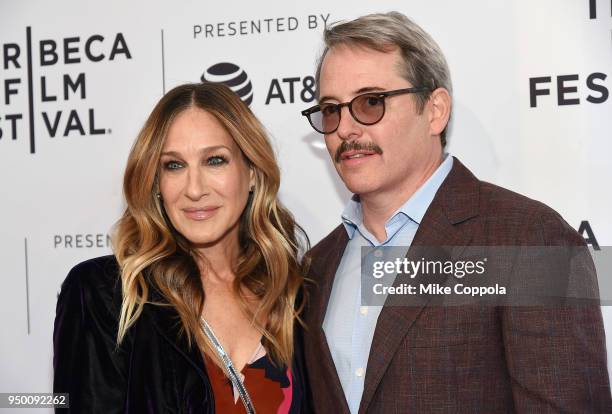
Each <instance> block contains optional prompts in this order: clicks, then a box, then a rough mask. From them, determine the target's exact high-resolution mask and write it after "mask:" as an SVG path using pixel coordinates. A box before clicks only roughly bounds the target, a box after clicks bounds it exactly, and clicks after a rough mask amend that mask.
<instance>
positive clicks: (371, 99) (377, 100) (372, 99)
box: [366, 96, 383, 106]
mask: <svg viewBox="0 0 612 414" xmlns="http://www.w3.org/2000/svg"><path fill="white" fill-rule="evenodd" d="M382 101H383V99H382V98H381V97H378V96H368V97H366V103H367V104H368V106H376V105H380V104H381V103H382Z"/></svg>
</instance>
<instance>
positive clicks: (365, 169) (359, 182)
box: [319, 46, 441, 202]
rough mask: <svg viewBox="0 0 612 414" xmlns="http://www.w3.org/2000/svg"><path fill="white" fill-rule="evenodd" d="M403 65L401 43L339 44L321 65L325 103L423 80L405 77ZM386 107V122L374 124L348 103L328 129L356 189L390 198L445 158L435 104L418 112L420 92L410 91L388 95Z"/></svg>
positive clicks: (340, 167) (342, 171)
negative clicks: (381, 48)
mask: <svg viewBox="0 0 612 414" xmlns="http://www.w3.org/2000/svg"><path fill="white" fill-rule="evenodd" d="M400 68H401V55H400V52H399V49H394V50H393V51H390V52H387V53H384V52H378V51H375V50H371V49H366V48H361V47H354V46H337V47H334V48H332V49H331V50H329V51H328V53H327V55H326V56H325V59H324V61H323V65H322V67H321V77H320V82H319V87H320V96H321V99H320V103H323V102H331V103H341V102H348V101H350V100H351V99H353V98H354V97H355V96H357V95H360V94H362V93H364V92H372V91H389V90H394V89H402V88H409V87H421V86H423V85H411V84H410V83H409V82H408V81H407V80H406V79H404V78H402V77H401V76H400V74H399V73H400ZM385 108H386V110H385V115H384V117H383V118H382V119H381V120H380V122H378V123H376V124H374V125H369V126H367V125H362V124H360V123H359V122H357V121H356V120H355V119H354V118H353V117H352V116H351V114H350V113H349V110H348V108H342V113H341V120H340V125H339V127H338V129H337V130H336V131H335V132H333V133H331V134H327V135H325V143H326V145H327V149H328V151H329V154H330V156H331V158H332V160H333V162H334V165H335V167H336V170H337V171H338V174H339V175H340V177H341V178H342V180H343V181H344V184H345V185H346V186H347V187H348V189H349V190H350V191H351V192H353V193H355V194H359V195H360V196H362V197H368V196H376V195H387V196H391V199H389V198H388V197H384V198H385V199H387V200H388V201H390V202H393V200H394V198H397V197H404V196H405V194H411V193H412V192H414V190H416V188H418V187H419V186H420V185H421V184H422V183H423V182H424V181H425V180H426V179H427V178H428V177H429V175H430V174H431V173H432V172H433V171H432V170H431V169H432V165H435V167H437V165H438V164H439V161H440V157H441V145H440V140H439V136H434V135H432V134H433V132H432V130H431V128H430V112H431V109H430V105H429V104H426V106H425V109H424V111H423V112H422V113H421V114H418V113H417V104H416V100H415V97H414V96H412V95H411V94H404V95H396V96H393V97H388V98H385ZM343 143H344V145H342V144H343ZM341 145H342V146H341ZM355 148H363V149H357V150H355ZM345 149H348V150H345ZM338 155H340V156H339V157H338Z"/></svg>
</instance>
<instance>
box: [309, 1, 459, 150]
mask: <svg viewBox="0 0 612 414" xmlns="http://www.w3.org/2000/svg"><path fill="white" fill-rule="evenodd" d="M323 39H324V42H325V49H324V50H323V53H322V54H321V57H320V58H319V61H318V63H317V71H316V75H315V81H316V85H317V97H318V96H319V80H320V76H321V66H322V64H323V59H324V58H325V55H326V54H327V52H328V51H329V50H330V49H332V48H334V47H335V46H339V45H349V46H351V45H356V46H362V47H366V48H369V49H373V50H376V51H379V52H390V51H392V50H393V49H394V48H396V47H397V48H399V50H400V53H401V56H402V59H403V65H402V67H400V75H401V76H402V77H403V78H404V79H406V80H407V81H408V82H410V84H411V85H412V86H414V87H426V88H428V90H427V91H425V92H423V93H418V94H416V95H415V97H416V103H417V111H418V113H421V112H422V111H423V109H424V107H425V104H426V103H427V100H428V99H429V97H430V96H431V92H433V91H434V90H435V89H437V88H444V89H446V90H447V91H448V93H449V94H451V95H452V84H451V77H450V71H449V69H448V64H447V63H446V58H445V57H444V54H443V53H442V50H441V49H440V46H438V44H437V43H436V42H435V41H434V40H433V38H432V37H431V36H430V35H429V34H428V33H426V32H425V31H424V30H423V29H422V28H421V27H420V26H419V25H417V24H416V23H414V22H413V21H412V20H410V19H409V18H408V17H406V16H404V15H403V14H401V13H399V12H389V13H375V14H369V15H366V16H362V17H359V18H357V19H355V20H351V21H349V22H336V23H334V24H333V25H331V26H330V27H328V28H326V29H325V32H324V35H323ZM447 128H448V125H447V127H446V128H444V131H442V134H441V135H440V140H441V142H442V146H443V147H444V146H445V145H446V130H447Z"/></svg>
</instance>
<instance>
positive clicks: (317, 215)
mask: <svg viewBox="0 0 612 414" xmlns="http://www.w3.org/2000/svg"><path fill="white" fill-rule="evenodd" d="M610 3H611V2H610V1H608V0H562V1H561V0H539V1H537V2H534V1H530V0H516V1H513V2H508V1H502V0H499V1H494V0H479V1H471V2H456V1H453V0H435V1H428V2H419V1H406V0H404V1H392V0H381V1H377V2H372V1H356V0H354V1H350V2H349V1H348V0H344V1H336V2H330V1H321V0H311V1H308V2H299V4H297V3H296V4H294V2H283V1H280V0H277V1H270V2H247V1H237V0H224V1H223V2H212V1H208V2H204V1H175V2H167V1H162V0H155V1H153V0H149V1H132V2H121V1H118V0H113V1H104V2H101V1H98V2H83V1H76V0H62V1H55V2H48V1H42V0H30V1H22V2H17V1H10V0H0V22H1V23H2V24H0V49H1V50H0V68H1V72H0V73H1V75H0V102H1V103H0V130H1V132H2V134H1V136H0V183H1V184H2V185H1V189H2V195H1V197H2V198H1V203H0V263H1V265H2V269H1V270H0V282H1V286H2V287H1V288H0V322H1V326H2V335H1V339H0V392H47V391H50V390H51V375H52V328H53V319H54V316H55V301H56V295H57V293H58V290H59V287H60V284H61V282H62V280H63V279H64V277H65V275H66V274H67V272H68V270H69V269H70V268H71V267H72V266H73V265H74V264H76V263H77V262H79V261H81V260H84V259H87V258H90V257H94V256H99V255H103V254H108V253H109V252H110V245H109V243H108V239H107V234H108V233H109V230H110V228H111V226H112V225H113V223H114V222H115V221H116V220H117V218H118V217H119V215H120V213H121V211H122V208H123V202H122V194H121V181H122V174H123V168H124V164H125V160H126V157H127V154H128V151H129V148H130V146H131V144H132V142H133V140H134V138H135V136H136V134H137V133H138V131H139V129H140V127H141V126H142V124H143V122H144V120H145V119H146V117H147V115H148V114H149V112H150V111H151V109H152V107H153V105H154V104H155V103H156V101H157V100H158V99H159V98H160V97H161V95H162V94H163V91H164V90H166V91H167V90H169V89H170V88H171V87H173V86H175V85H177V84H179V83H183V82H195V81H198V80H199V79H200V77H201V76H202V74H203V73H204V72H205V71H206V70H207V69H208V68H210V67H211V66H213V65H215V64H217V63H221V62H229V63H233V64H234V65H237V66H238V67H240V68H241V69H242V70H244V71H245V72H246V73H247V75H248V77H249V79H250V81H251V84H252V88H253V99H252V103H251V108H252V109H253V111H254V112H255V114H256V115H257V116H258V117H259V118H260V119H261V120H262V122H263V123H264V124H265V125H266V127H267V128H268V130H269V132H270V134H271V136H272V139H273V142H274V146H275V148H276V150H277V153H278V159H279V162H280V164H281V168H282V173H283V176H282V189H281V198H282V200H283V202H284V203H285V204H286V205H287V206H288V207H289V208H290V209H291V210H292V211H293V213H294V214H295V216H296V217H297V219H298V221H299V222H300V223H301V224H302V225H303V226H304V228H305V229H306V231H307V232H308V234H309V236H310V238H311V241H312V242H313V244H314V243H316V242H317V241H318V240H320V239H321V238H322V237H323V236H324V235H325V234H327V233H328V232H329V231H330V230H331V229H332V228H333V227H335V226H336V225H337V224H338V223H339V215H340V212H341V211H342V208H343V205H344V203H345V201H346V200H347V199H348V197H349V194H348V193H347V191H346V190H345V189H344V187H343V185H342V183H341V182H339V180H338V178H337V177H336V174H335V171H334V170H333V166H332V165H331V162H330V161H329V159H328V155H327V153H326V151H325V149H324V145H323V141H322V137H321V136H320V135H318V134H315V133H314V132H313V131H312V130H311V128H310V126H309V125H308V123H307V122H306V120H305V119H303V117H302V116H301V115H300V112H299V111H300V110H301V109H304V108H306V107H308V106H310V105H312V103H311V102H310V100H311V99H312V95H311V90H310V89H309V88H310V87H311V83H310V82H311V80H312V76H313V75H314V69H315V59H316V57H317V56H318V54H319V52H320V50H321V32H322V28H323V26H324V24H325V22H326V21H327V23H330V22H333V21H337V20H342V19H350V18H354V17H357V16H359V15H362V14H366V13H370V12H376V11H389V10H398V11H401V12H403V13H405V14H407V15H408V16H410V17H411V18H413V19H414V20H415V21H416V22H417V23H419V24H420V25H422V26H423V27H424V28H425V30H427V31H428V32H429V33H431V34H432V36H433V37H434V38H435V39H436V40H437V41H438V43H439V44H440V46H441V47H442V50H443V51H444V52H445V54H446V56H447V59H448V62H449V65H450V68H451V73H452V78H453V84H454V97H453V98H454V114H453V126H452V133H451V136H450V145H449V148H448V150H449V152H450V153H451V154H453V155H455V156H457V157H459V158H460V159H461V160H462V161H463V162H464V163H465V164H466V165H468V167H469V168H471V169H472V171H473V172H474V173H475V174H476V175H477V176H479V177H480V178H481V179H485V180H487V181H492V182H494V183H496V184H500V185H502V186H504V187H507V188H510V189H512V190H515V191H518V192H520V193H523V194H525V195H527V196H529V197H532V198H535V199H538V200H540V201H543V202H545V203H546V204H548V205H550V206H551V207H553V208H555V209H556V210H557V211H559V212H560V213H561V215H563V217H564V218H565V219H566V220H567V221H568V222H569V223H570V224H571V225H572V226H573V227H575V228H576V229H578V228H579V227H580V224H581V223H582V222H587V223H586V224H587V227H588V229H589V230H590V231H591V233H592V234H593V235H594V236H595V239H596V242H597V243H598V244H599V245H600V246H609V245H610V243H611V242H612V240H611V239H612V220H611V219H610V207H611V206H612V192H611V191H610V190H609V187H610V184H609V183H610V182H611V181H612V165H611V163H610V162H609V160H608V157H609V156H610V153H612V140H611V139H610V138H611V133H610V131H611V130H612V111H611V108H612V103H611V102H612V98H609V96H608V95H609V91H610V89H611V88H612V82H611V81H610V79H609V77H610V75H611V74H612V10H611V7H612V5H611V4H610ZM28 32H29V34H30V35H29V36H30V38H29V40H28ZM28 50H29V52H30V53H28ZM29 55H30V56H29ZM534 78H543V79H539V81H538V80H532V81H530V79H534ZM545 78H549V79H545ZM531 83H533V84H534V85H535V86H534V87H535V89H537V90H539V91H540V92H538V93H543V92H546V91H548V92H549V94H548V95H544V94H542V95H534V93H533V91H531V92H530V84H531ZM72 84H76V87H74V88H71V87H70V86H71V85H72ZM66 86H68V88H67V92H68V96H67V99H65V98H66V96H64V89H65V87H66ZM292 88H293V91H292ZM73 89H76V92H74V91H73ZM30 95H31V96H30ZM54 97H55V99H53V98H54ZM532 99H535V106H532V103H531V102H532ZM583 229H584V228H583ZM584 236H585V237H588V234H587V232H584ZM590 241H591V242H593V239H590ZM595 254H597V253H595ZM601 277H603V276H602V275H600V278H601ZM603 311H604V317H605V320H606V325H607V331H608V332H612V312H611V311H610V310H609V309H608V308H603ZM609 336H610V337H612V335H609ZM608 348H609V349H612V341H611V340H610V338H608ZM24 412H25V411H24ZM36 412H40V411H39V410H37V411H36Z"/></svg>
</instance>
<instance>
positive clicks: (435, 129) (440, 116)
mask: <svg viewBox="0 0 612 414" xmlns="http://www.w3.org/2000/svg"><path fill="white" fill-rule="evenodd" d="M427 106H428V107H429V111H428V112H429V131H430V134H431V135H438V136H439V135H440V134H441V133H442V131H444V128H446V125H447V124H448V120H449V119H450V113H451V106H452V99H451V97H450V94H449V93H448V91H447V90H446V89H444V88H438V89H436V90H435V91H433V92H432V93H431V95H430V97H429V100H428V101H427Z"/></svg>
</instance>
